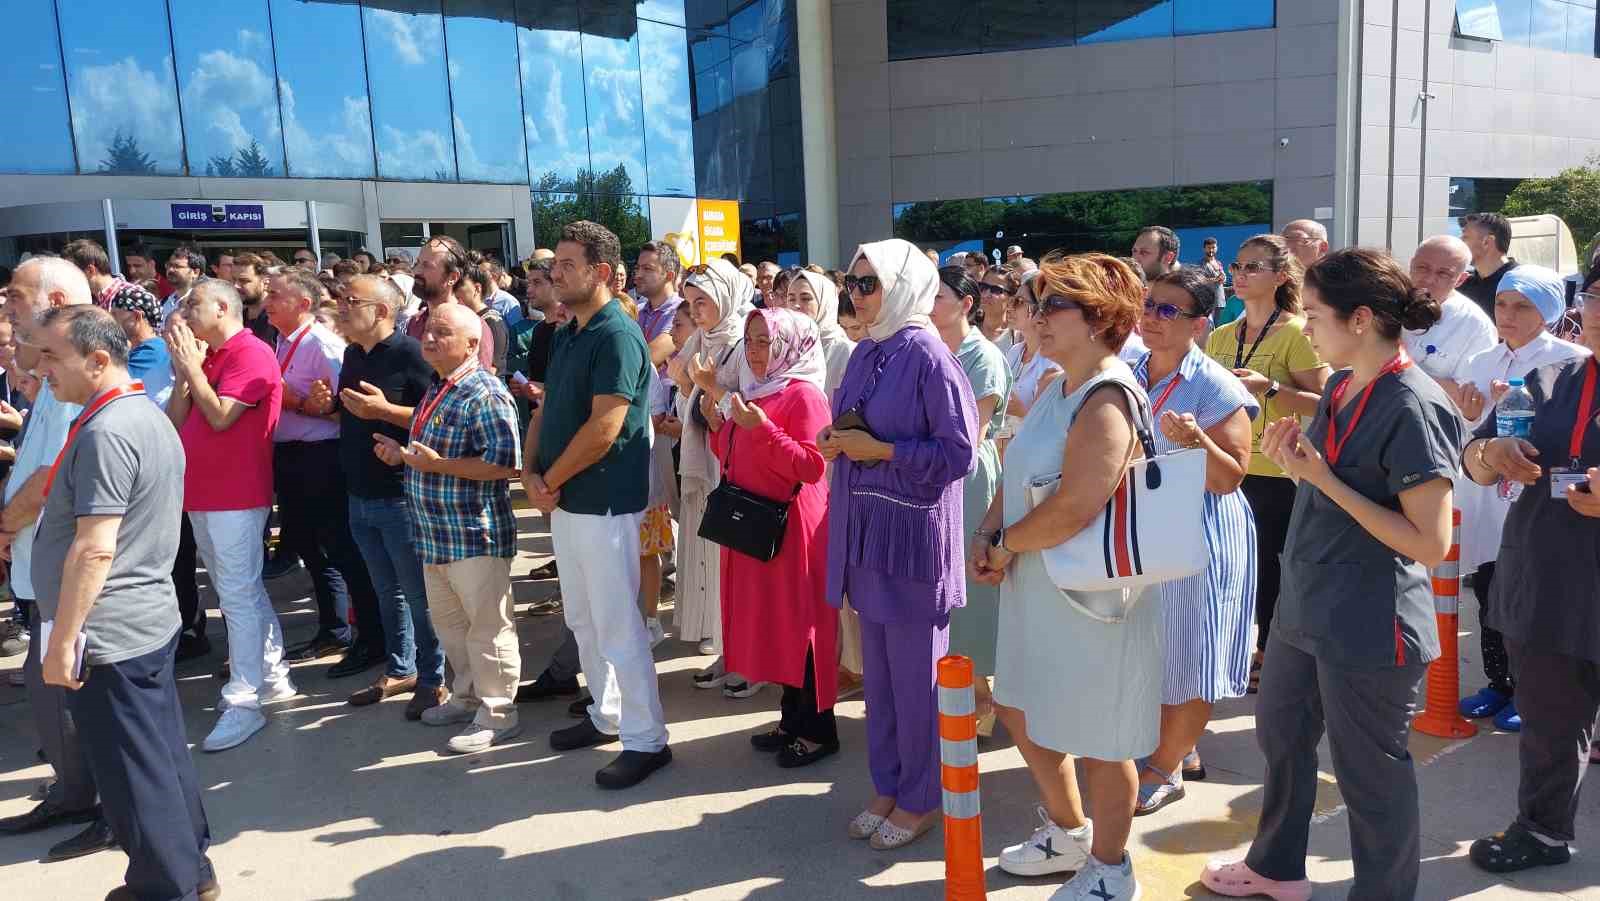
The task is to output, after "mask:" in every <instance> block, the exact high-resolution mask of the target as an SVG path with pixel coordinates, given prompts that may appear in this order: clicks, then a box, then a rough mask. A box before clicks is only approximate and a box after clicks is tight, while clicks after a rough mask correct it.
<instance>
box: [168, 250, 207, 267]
mask: <svg viewBox="0 0 1600 901" xmlns="http://www.w3.org/2000/svg"><path fill="white" fill-rule="evenodd" d="M173 259H179V260H183V261H184V262H185V263H187V264H188V265H189V268H190V269H193V270H194V271H195V272H198V273H200V274H201V275H205V274H206V255H205V254H203V253H201V252H200V248H198V247H196V246H194V245H193V244H180V245H178V248H177V249H176V250H174V251H173V252H172V253H171V254H169V255H168V256H167V261H168V262H171V261H172V260H173Z"/></svg>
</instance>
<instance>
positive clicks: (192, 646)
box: [173, 632, 211, 663]
mask: <svg viewBox="0 0 1600 901" xmlns="http://www.w3.org/2000/svg"><path fill="white" fill-rule="evenodd" d="M209 653H211V639H209V638H207V637H205V636H204V635H190V634H189V633H187V632H185V633H183V634H181V635H179V636H178V653H177V654H176V656H175V657H174V658H173V659H174V662H175V663H186V662H188V661H190V660H198V659H200V658H201V657H204V656H205V655H207V654H209Z"/></svg>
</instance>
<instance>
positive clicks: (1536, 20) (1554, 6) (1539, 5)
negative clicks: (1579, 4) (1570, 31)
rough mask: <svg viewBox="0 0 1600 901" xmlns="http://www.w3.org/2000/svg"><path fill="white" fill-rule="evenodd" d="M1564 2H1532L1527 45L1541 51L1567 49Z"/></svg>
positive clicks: (1565, 7) (1564, 0) (1537, 0)
mask: <svg viewBox="0 0 1600 901" xmlns="http://www.w3.org/2000/svg"><path fill="white" fill-rule="evenodd" d="M1567 9H1568V6H1567V4H1566V0H1533V17H1532V21H1531V25H1530V32H1529V35H1528V43H1529V44H1530V45H1531V46H1533V47H1537V48H1539V49H1541V50H1561V51H1565V50H1566V48H1567Z"/></svg>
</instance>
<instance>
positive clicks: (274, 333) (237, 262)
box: [233, 253, 278, 345]
mask: <svg viewBox="0 0 1600 901" xmlns="http://www.w3.org/2000/svg"><path fill="white" fill-rule="evenodd" d="M269 268H271V267H269V266H268V265H267V261H266V260H264V259H262V258H261V257H258V256H256V255H255V254H253V253H241V254H239V255H237V256H235V257H234V258H233V287H234V288H236V289H237V290H238V291H239V298H240V299H241V300H243V301H244V327H245V328H246V329H248V330H249V332H250V334H252V335H255V336H256V337H257V338H260V339H261V340H262V341H264V342H266V343H267V344H269V345H275V344H276V343H277V341H278V330H277V329H275V328H273V327H272V323H271V322H269V321H268V320H267V310H266V302H267V270H268V269H269Z"/></svg>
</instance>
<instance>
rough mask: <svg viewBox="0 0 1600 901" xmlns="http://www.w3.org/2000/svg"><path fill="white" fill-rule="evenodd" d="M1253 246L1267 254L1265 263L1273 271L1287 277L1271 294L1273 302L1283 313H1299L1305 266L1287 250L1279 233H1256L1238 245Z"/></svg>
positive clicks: (1286, 243) (1286, 244)
mask: <svg viewBox="0 0 1600 901" xmlns="http://www.w3.org/2000/svg"><path fill="white" fill-rule="evenodd" d="M1246 247H1254V248H1256V249H1257V250H1260V251H1262V252H1264V253H1265V254H1266V255H1267V264H1268V265H1269V266H1271V267H1272V271H1273V272H1282V273H1285V274H1286V275H1288V276H1289V277H1288V278H1287V279H1285V280H1284V282H1283V284H1281V285H1279V286H1278V290H1277V292H1276V293H1275V294H1273V296H1272V300H1273V303H1275V304H1276V305H1277V307H1278V309H1280V310H1282V311H1283V312H1285V313H1290V314H1294V315H1298V314H1299V313H1300V285H1301V283H1302V282H1304V281H1305V277H1306V270H1305V266H1303V265H1301V263H1300V261H1299V260H1298V259H1295V255H1294V254H1293V253H1290V252H1289V242H1288V241H1285V240H1284V239H1283V237H1282V236H1281V235H1270V234H1269V235H1256V236H1255V237H1253V238H1250V239H1249V240H1247V241H1245V242H1244V243H1243V244H1241V245H1239V249H1240V250H1244V249H1245V248H1246Z"/></svg>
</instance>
